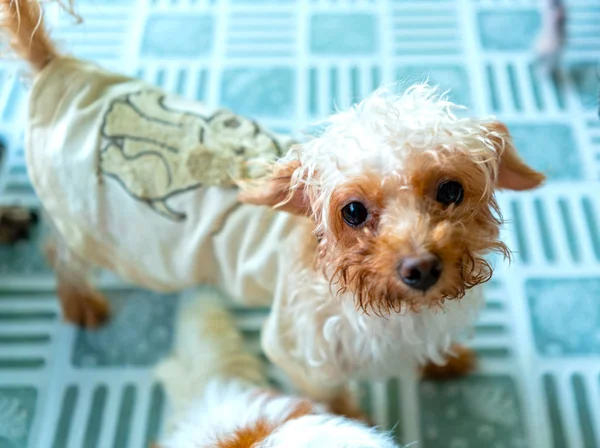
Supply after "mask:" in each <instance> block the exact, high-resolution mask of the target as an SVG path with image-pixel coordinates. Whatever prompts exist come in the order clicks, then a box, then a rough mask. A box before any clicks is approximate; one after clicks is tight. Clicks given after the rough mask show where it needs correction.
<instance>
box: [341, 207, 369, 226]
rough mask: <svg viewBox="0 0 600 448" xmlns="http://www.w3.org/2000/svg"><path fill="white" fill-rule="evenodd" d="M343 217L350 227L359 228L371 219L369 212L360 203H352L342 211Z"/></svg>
mask: <svg viewBox="0 0 600 448" xmlns="http://www.w3.org/2000/svg"><path fill="white" fill-rule="evenodd" d="M342 217H343V218H344V221H345V222H346V224H348V225H349V226H350V227H358V226H360V225H361V224H363V223H364V222H365V221H366V220H367V218H368V217H369V211H368V210H367V208H366V207H365V206H364V205H363V204H361V203H360V202H350V203H349V204H348V205H346V206H345V207H344V208H343V209H342Z"/></svg>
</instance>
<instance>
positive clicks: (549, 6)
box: [536, 0, 567, 72]
mask: <svg viewBox="0 0 600 448" xmlns="http://www.w3.org/2000/svg"><path fill="white" fill-rule="evenodd" d="M544 3H545V4H544V6H543V8H542V28H541V30H540V34H539V36H538V41H537V44H536V52H537V56H538V60H539V62H540V63H541V64H542V66H544V67H545V68H546V69H548V70H549V71H551V72H555V71H557V70H558V69H559V68H560V63H561V56H562V52H563V49H564V45H565V42H566V30H567V27H566V23H567V17H566V9H565V5H564V4H563V1H562V0H544Z"/></svg>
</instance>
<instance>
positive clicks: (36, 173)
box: [26, 58, 294, 303]
mask: <svg viewBox="0 0 600 448" xmlns="http://www.w3.org/2000/svg"><path fill="white" fill-rule="evenodd" d="M29 118H30V123H29V129H28V133H27V136H26V147H27V149H26V154H27V162H28V167H29V170H30V176H31V179H32V182H33V185H34V187H35V190H36V192H37V194H38V195H39V197H40V199H41V201H42V203H43V205H44V207H45V209H46V211H47V212H48V214H49V216H50V217H51V219H52V220H53V223H54V224H55V226H56V228H57V229H58V231H59V233H60V234H61V235H62V237H63V238H64V240H65V241H66V243H67V244H68V246H69V247H70V249H71V250H72V251H74V253H75V254H77V255H78V256H80V257H82V258H83V259H85V260H88V261H90V262H92V263H94V264H97V265H100V266H103V267H105V268H108V269H110V270H112V271H114V272H116V273H118V274H120V275H121V276H123V277H124V278H126V279H128V280H130V281H132V282H134V283H136V284H138V285H140V286H143V287H147V288H151V289H155V290H161V291H169V290H181V289H183V288H185V287H187V286H191V285H195V284H198V283H201V282H214V281H215V280H216V279H217V278H219V279H220V280H221V281H222V284H223V285H224V286H226V289H227V290H228V291H229V292H231V293H233V294H234V295H236V296H238V297H240V298H241V297H243V298H244V301H245V302H249V303H253V302H255V301H260V302H263V301H266V302H265V303H269V302H270V300H271V294H272V291H273V288H274V285H273V281H274V277H275V276H276V274H277V272H274V271H276V269H277V263H276V258H277V251H278V249H279V244H280V242H281V240H282V239H283V238H284V236H285V235H286V234H287V233H288V232H289V229H290V228H291V227H290V226H291V225H292V222H293V221H294V218H293V217H291V216H288V215H286V214H285V213H275V212H271V211H269V210H266V209H265V208H262V207H256V206H248V205H242V204H240V203H239V202H238V201H237V189H236V188H235V185H234V183H233V181H232V178H233V177H235V178H252V177H253V175H255V172H253V168H252V167H253V166H257V165H256V164H254V165H253V164H252V163H250V164H248V163H247V162H253V161H260V160H263V161H264V160H270V161H272V160H274V159H275V158H277V157H278V156H280V155H282V154H283V153H284V152H285V151H286V150H287V147H288V146H289V145H290V144H291V141H290V140H285V139H283V138H281V137H276V136H274V135H272V134H269V133H267V132H266V131H264V130H263V129H261V128H260V127H259V126H258V125H257V124H256V123H254V122H252V121H250V120H248V119H246V118H242V117H239V116H236V115H234V114H232V113H231V112H228V111H225V110H211V109H209V108H207V107H206V106H205V105H202V104H199V103H196V102H189V101H185V100H182V99H181V98H178V97H176V96H173V95H167V94H165V93H164V92H161V91H160V90H157V89H156V88H154V87H151V86H148V85H146V84H145V83H143V82H141V81H139V80H134V79H129V78H126V77H122V76H118V75H115V74H112V73H109V72H106V71H103V70H101V69H100V68H98V67H96V66H94V65H92V64H88V63H84V62H81V61H78V60H74V59H69V58H58V59H55V60H53V61H52V62H51V63H50V64H49V65H48V66H47V67H46V68H45V69H44V70H43V71H42V73H41V74H40V75H39V76H38V78H37V80H36V82H35V84H34V86H33V91H32V94H31V104H30V117H29ZM229 221H231V222H229ZM225 224H227V225H225ZM219 274H220V275H219Z"/></svg>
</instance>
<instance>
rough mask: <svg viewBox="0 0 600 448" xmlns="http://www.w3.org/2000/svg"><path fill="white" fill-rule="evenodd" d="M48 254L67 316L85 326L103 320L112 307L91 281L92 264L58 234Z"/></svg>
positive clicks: (57, 291)
mask: <svg viewBox="0 0 600 448" xmlns="http://www.w3.org/2000/svg"><path fill="white" fill-rule="evenodd" d="M46 256H47V258H48V261H49V263H50V264H51V265H52V267H53V268H54V270H55V272H56V281H57V290H56V293H57V295H58V297H59V299H60V303H61V307H62V311H63V317H64V319H65V320H66V321H67V322H71V323H73V324H75V325H78V326H81V327H85V328H96V327H98V326H99V325H100V324H102V323H103V322H104V321H105V320H106V319H107V318H108V316H109V314H110V308H109V305H108V302H107V301H106V298H105V297H104V296H103V295H102V294H100V292H98V291H97V290H96V289H95V288H94V287H93V286H92V285H91V284H90V283H89V279H88V274H89V271H90V269H91V267H90V266H89V264H88V263H86V262H85V261H84V260H82V259H81V258H79V257H78V256H77V255H75V254H74V253H73V252H72V251H71V250H70V249H69V248H68V247H67V245H66V244H65V243H64V242H63V241H62V240H61V238H60V236H59V235H58V234H55V235H54V236H52V237H51V238H50V239H49V241H48V242H47V244H46Z"/></svg>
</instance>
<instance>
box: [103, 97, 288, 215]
mask: <svg viewBox="0 0 600 448" xmlns="http://www.w3.org/2000/svg"><path fill="white" fill-rule="evenodd" d="M101 136H102V148H101V151H100V172H101V173H103V174H104V175H106V176H108V177H111V178H113V179H115V180H117V181H118V182H119V183H120V184H121V185H122V186H123V188H124V189H125V190H126V191H127V192H128V193H129V194H130V195H131V196H133V197H134V198H136V199H137V200H139V201H143V202H145V203H147V204H148V205H149V206H150V207H152V209H153V210H155V211H156V212H158V213H160V214H161V215H162V216H164V217H166V218H168V219H171V220H174V221H181V220H184V219H185V218H186V215H185V213H181V212H178V211H176V210H173V209H172V208H171V207H169V205H168V204H167V200H168V199H169V198H171V197H173V196H175V195H178V194H181V193H184V192H187V191H191V190H194V189H197V188H200V187H202V186H220V187H235V183H234V181H233V179H236V178H238V179H241V178H248V177H252V172H251V166H250V165H249V164H248V162H249V161H253V160H263V161H264V160H268V161H272V160H275V159H276V158H277V157H280V156H281V155H282V148H281V147H280V146H279V144H278V142H277V141H276V140H275V138H273V137H272V136H271V135H269V134H267V133H266V132H265V131H264V130H262V129H261V128H260V127H259V126H258V125H257V124H256V123H255V122H253V121H251V120H249V119H247V118H243V117H239V116H237V115H234V114H233V113H231V112H229V111H227V110H218V111H217V112H215V113H213V114H212V115H210V116H208V117H204V116H202V115H199V114H197V113H192V112H188V111H184V110H175V109H173V108H170V107H168V106H167V105H165V95H164V94H163V93H161V92H160V91H156V90H151V89H148V90H141V91H138V92H135V93H128V94H126V95H122V96H120V97H117V98H116V99H114V100H113V101H112V102H111V104H110V106H109V108H108V110H107V112H106V113H105V115H104V121H103V123H102V129H101Z"/></svg>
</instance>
